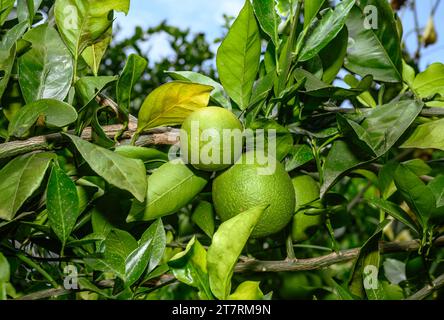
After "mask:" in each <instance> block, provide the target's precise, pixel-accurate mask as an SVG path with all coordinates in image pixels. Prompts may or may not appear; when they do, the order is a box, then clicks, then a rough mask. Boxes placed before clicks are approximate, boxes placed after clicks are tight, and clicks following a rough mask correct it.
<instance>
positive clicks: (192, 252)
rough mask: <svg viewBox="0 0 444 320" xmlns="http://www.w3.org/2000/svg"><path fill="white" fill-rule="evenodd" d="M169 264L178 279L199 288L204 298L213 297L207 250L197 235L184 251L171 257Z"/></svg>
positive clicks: (200, 294)
mask: <svg viewBox="0 0 444 320" xmlns="http://www.w3.org/2000/svg"><path fill="white" fill-rule="evenodd" d="M168 265H169V267H170V269H171V271H172V272H173V274H174V276H175V277H176V279H177V280H179V281H181V282H183V283H185V284H187V285H189V286H192V287H194V288H197V289H198V290H199V296H200V297H201V298H202V299H213V294H212V293H211V290H210V283H209V278H208V271H207V252H206V251H205V248H204V247H203V246H202V245H201V244H200V243H199V241H198V240H197V239H196V238H195V237H193V238H192V239H191V240H190V242H189V243H188V244H187V247H186V249H185V250H184V251H182V252H180V253H178V254H177V255H175V256H174V257H173V258H171V260H170V261H169V262H168Z"/></svg>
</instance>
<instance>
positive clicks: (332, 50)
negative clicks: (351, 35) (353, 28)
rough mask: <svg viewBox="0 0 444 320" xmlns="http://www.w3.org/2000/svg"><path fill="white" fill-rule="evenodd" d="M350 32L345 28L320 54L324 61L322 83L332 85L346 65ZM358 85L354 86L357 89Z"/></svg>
mask: <svg viewBox="0 0 444 320" xmlns="http://www.w3.org/2000/svg"><path fill="white" fill-rule="evenodd" d="M347 45H348V30H347V27H345V26H344V27H343V28H342V29H341V31H340V32H339V33H338V34H337V36H336V37H335V38H334V39H333V40H332V41H331V42H330V43H329V44H328V45H327V46H326V47H325V48H324V49H322V50H321V51H320V52H319V58H320V59H321V61H322V68H323V71H324V72H323V74H322V81H324V82H325V83H332V82H333V81H334V80H335V79H336V76H337V75H338V73H339V71H340V70H341V68H342V66H343V64H344V58H345V55H346V54H347ZM356 86H357V84H354V85H352V87H356Z"/></svg>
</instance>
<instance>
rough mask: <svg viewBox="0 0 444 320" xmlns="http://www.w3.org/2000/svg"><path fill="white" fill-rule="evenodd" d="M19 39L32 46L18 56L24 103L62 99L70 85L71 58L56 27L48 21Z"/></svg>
mask: <svg viewBox="0 0 444 320" xmlns="http://www.w3.org/2000/svg"><path fill="white" fill-rule="evenodd" d="M23 39H24V40H26V41H28V42H29V43H31V45H32V47H31V49H30V50H29V51H27V52H26V53H25V54H24V55H22V56H21V57H20V58H19V59H18V67H19V82H20V88H21V89H22V93H23V97H24V99H25V101H26V103H31V102H34V101H37V100H40V99H56V100H60V101H63V100H64V99H65V98H66V96H67V94H68V91H69V89H70V87H71V82H72V77H73V71H74V69H73V62H72V57H71V55H70V53H69V50H68V49H67V48H66V46H65V44H64V43H63V41H62V39H61V38H60V36H59V34H58V33H57V31H56V30H55V29H54V28H53V27H50V26H49V25H48V24H43V25H40V26H38V27H36V28H33V29H31V30H29V31H28V32H27V33H26V34H25V35H24V36H23Z"/></svg>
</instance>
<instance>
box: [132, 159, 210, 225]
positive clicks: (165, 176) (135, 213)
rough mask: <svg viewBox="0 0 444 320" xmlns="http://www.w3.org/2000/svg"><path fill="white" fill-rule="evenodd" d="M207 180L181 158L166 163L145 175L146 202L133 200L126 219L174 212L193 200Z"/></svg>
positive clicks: (134, 219)
mask: <svg viewBox="0 0 444 320" xmlns="http://www.w3.org/2000/svg"><path fill="white" fill-rule="evenodd" d="M207 182H208V178H207V176H205V175H204V174H202V173H198V172H197V171H196V170H194V169H192V168H191V167H190V166H187V165H186V164H184V163H183V161H182V160H180V159H177V160H173V161H170V162H167V163H165V164H164V165H162V166H161V167H160V168H158V169H157V170H155V171H154V172H153V174H152V175H151V176H149V177H148V190H147V196H146V199H147V202H146V203H144V204H141V203H137V202H136V203H135V204H134V205H133V207H132V208H131V211H130V214H129V216H128V218H127V222H131V221H140V220H153V219H156V218H159V217H162V216H166V215H169V214H172V213H175V212H177V210H179V209H180V208H182V207H184V206H185V205H187V204H188V203H189V202H190V201H191V200H193V199H194V198H195V197H196V196H197V194H199V192H201V191H202V189H203V188H204V187H205V186H206V184H207Z"/></svg>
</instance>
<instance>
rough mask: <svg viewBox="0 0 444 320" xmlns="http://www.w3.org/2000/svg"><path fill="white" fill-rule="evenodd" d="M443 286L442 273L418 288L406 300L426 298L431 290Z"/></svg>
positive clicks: (443, 278) (443, 276)
mask: <svg viewBox="0 0 444 320" xmlns="http://www.w3.org/2000/svg"><path fill="white" fill-rule="evenodd" d="M442 287H444V274H442V275H440V276H439V277H438V278H436V279H435V280H433V281H432V283H431V284H428V285H426V286H425V287H424V288H422V289H420V290H419V291H417V292H416V293H414V294H412V295H411V296H410V297H408V298H407V299H406V300H422V299H425V298H427V297H428V296H429V295H430V294H432V293H433V291H436V290H438V289H440V288H442Z"/></svg>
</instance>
